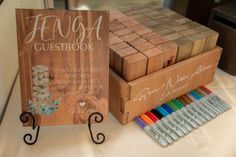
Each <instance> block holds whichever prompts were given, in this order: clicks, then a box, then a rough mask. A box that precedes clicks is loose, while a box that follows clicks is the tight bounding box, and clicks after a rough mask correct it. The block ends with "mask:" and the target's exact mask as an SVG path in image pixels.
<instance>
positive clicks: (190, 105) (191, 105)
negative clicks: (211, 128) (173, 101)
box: [181, 95, 208, 123]
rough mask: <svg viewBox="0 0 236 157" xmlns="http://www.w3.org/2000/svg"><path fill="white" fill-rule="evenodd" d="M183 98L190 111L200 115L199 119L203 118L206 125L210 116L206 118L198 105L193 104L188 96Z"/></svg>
mask: <svg viewBox="0 0 236 157" xmlns="http://www.w3.org/2000/svg"><path fill="white" fill-rule="evenodd" d="M181 98H182V99H183V100H185V101H186V102H187V103H188V104H189V105H187V108H188V109H189V110H192V111H193V112H194V113H196V114H198V117H199V118H201V120H202V121H203V122H204V123H206V122H207V121H208V115H207V116H206V115H205V113H204V112H202V111H201V110H200V109H199V108H198V107H196V105H195V104H194V103H193V102H192V100H191V99H189V97H188V96H187V95H182V96H181Z"/></svg>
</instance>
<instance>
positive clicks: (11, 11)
mask: <svg viewBox="0 0 236 157" xmlns="http://www.w3.org/2000/svg"><path fill="white" fill-rule="evenodd" d="M15 8H44V0H4V1H3V3H2V5H1V6H0V117H1V113H2V109H3V107H4V105H5V103H6V100H7V97H8V95H9V92H10V89H11V86H12V83H13V81H14V78H15V76H16V73H17V71H18V56H17V53H18V52H17V39H16V38H17V37H16V20H15Z"/></svg>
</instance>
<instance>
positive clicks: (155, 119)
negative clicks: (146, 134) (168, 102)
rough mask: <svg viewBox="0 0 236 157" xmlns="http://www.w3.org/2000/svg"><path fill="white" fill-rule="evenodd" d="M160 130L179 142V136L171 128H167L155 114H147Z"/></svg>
mask: <svg viewBox="0 0 236 157" xmlns="http://www.w3.org/2000/svg"><path fill="white" fill-rule="evenodd" d="M145 114H146V115H147V116H148V117H149V118H150V119H151V120H152V121H153V122H154V123H155V124H156V125H157V126H158V127H159V128H161V129H162V130H163V131H164V132H165V133H167V135H169V136H170V137H171V138H172V139H173V140H178V139H179V138H178V136H177V135H176V134H175V133H174V131H172V129H171V128H169V127H168V126H166V125H165V124H164V123H163V122H162V121H160V119H158V118H157V117H156V116H155V115H154V114H153V113H151V112H146V113H145Z"/></svg>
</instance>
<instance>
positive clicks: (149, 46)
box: [134, 41, 155, 52]
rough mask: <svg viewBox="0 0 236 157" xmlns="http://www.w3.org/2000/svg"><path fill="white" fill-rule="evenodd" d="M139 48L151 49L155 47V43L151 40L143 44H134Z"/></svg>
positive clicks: (143, 49) (141, 49)
mask: <svg viewBox="0 0 236 157" xmlns="http://www.w3.org/2000/svg"><path fill="white" fill-rule="evenodd" d="M134 47H135V48H136V49H137V50H139V51H141V52H142V51H145V50H149V49H152V48H154V47H155V45H153V44H152V43H151V42H148V41H147V42H144V43H142V44H138V45H135V46H134Z"/></svg>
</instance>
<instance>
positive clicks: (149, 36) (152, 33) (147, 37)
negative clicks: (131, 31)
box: [142, 32, 160, 40]
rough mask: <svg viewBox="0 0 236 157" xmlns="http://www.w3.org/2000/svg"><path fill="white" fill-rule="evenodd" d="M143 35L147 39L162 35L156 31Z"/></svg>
mask: <svg viewBox="0 0 236 157" xmlns="http://www.w3.org/2000/svg"><path fill="white" fill-rule="evenodd" d="M142 37H143V38H144V39H146V40H151V39H153V38H155V37H160V35H158V34H157V33H156V32H150V33H147V34H144V35H142Z"/></svg>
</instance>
